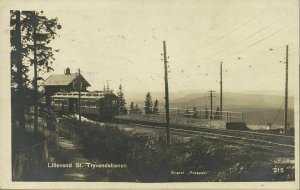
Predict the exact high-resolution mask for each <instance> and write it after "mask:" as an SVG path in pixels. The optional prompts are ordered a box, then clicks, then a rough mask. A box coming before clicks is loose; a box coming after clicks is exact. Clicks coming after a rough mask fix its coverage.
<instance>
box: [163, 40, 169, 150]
mask: <svg viewBox="0 0 300 190" xmlns="http://www.w3.org/2000/svg"><path fill="white" fill-rule="evenodd" d="M163 49H164V67H165V104H166V105H165V109H166V130H167V144H168V145H169V144H170V129H169V128H170V126H169V125H170V115H169V85H168V66H167V65H168V61H167V50H166V42H165V41H163Z"/></svg>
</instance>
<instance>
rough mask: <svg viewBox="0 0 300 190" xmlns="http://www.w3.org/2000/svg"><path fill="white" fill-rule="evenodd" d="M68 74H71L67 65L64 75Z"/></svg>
mask: <svg viewBox="0 0 300 190" xmlns="http://www.w3.org/2000/svg"><path fill="white" fill-rule="evenodd" d="M70 74H71V71H70V68H69V67H67V68H66V72H65V75H70Z"/></svg>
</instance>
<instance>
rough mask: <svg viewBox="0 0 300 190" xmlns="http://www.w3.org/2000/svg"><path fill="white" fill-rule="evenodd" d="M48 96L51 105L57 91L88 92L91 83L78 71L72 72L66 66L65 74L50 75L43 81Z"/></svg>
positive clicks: (47, 102) (47, 101)
mask: <svg viewBox="0 0 300 190" xmlns="http://www.w3.org/2000/svg"><path fill="white" fill-rule="evenodd" d="M43 86H44V90H45V97H46V105H47V107H49V106H50V105H51V96H52V95H54V94H55V93H57V92H74V91H79V88H80V89H81V91H82V92H86V91H87V88H88V87H90V86H91V85H90V83H89V82H88V81H87V80H86V79H85V78H84V77H83V76H82V75H81V74H78V73H71V70H70V68H69V67H68V68H66V70H65V73H64V74H53V75H50V76H49V77H48V78H47V79H46V80H45V82H44V83H43Z"/></svg>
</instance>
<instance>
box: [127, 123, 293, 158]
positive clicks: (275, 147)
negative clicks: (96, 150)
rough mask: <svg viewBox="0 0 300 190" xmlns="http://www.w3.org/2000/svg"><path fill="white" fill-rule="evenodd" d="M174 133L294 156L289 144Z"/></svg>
mask: <svg viewBox="0 0 300 190" xmlns="http://www.w3.org/2000/svg"><path fill="white" fill-rule="evenodd" d="M129 125H130V126H137V127H143V128H151V129H157V130H164V128H163V127H160V126H152V125H143V124H136V123H129ZM170 130H171V131H172V132H175V133H176V134H178V135H182V134H185V135H189V136H199V135H202V137H204V138H209V139H213V140H218V141H224V142H228V143H232V144H238V145H242V146H250V147H254V148H259V149H262V150H267V151H269V152H272V153H276V154H278V153H280V154H284V155H286V156H294V146H293V145H289V144H281V143H275V142H270V141H264V140H261V139H253V138H246V137H241V136H236V135H225V134H216V133H212V132H203V131H198V130H191V129H178V128H171V129H170Z"/></svg>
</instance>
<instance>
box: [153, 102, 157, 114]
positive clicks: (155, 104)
mask: <svg viewBox="0 0 300 190" xmlns="http://www.w3.org/2000/svg"><path fill="white" fill-rule="evenodd" d="M153 113H154V114H158V101H157V99H156V100H155V102H154V107H153Z"/></svg>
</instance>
